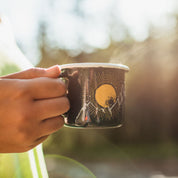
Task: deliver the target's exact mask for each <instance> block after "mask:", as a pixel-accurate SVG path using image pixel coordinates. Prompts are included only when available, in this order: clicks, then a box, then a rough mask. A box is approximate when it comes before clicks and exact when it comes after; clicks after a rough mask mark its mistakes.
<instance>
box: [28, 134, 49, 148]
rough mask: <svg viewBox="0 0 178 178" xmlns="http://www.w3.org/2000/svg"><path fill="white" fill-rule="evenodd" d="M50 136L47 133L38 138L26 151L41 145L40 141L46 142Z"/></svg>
mask: <svg viewBox="0 0 178 178" xmlns="http://www.w3.org/2000/svg"><path fill="white" fill-rule="evenodd" d="M48 137H49V135H46V136H43V137H40V138H38V139H37V140H36V141H35V142H34V143H33V144H32V145H30V146H28V149H27V150H26V151H29V150H31V149H32V148H34V147H36V146H37V145H39V144H40V143H42V142H44V141H45V140H46V139H47V138H48Z"/></svg>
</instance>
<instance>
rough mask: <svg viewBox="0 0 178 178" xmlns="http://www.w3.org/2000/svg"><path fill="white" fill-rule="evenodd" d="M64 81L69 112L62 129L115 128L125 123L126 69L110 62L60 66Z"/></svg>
mask: <svg viewBox="0 0 178 178" xmlns="http://www.w3.org/2000/svg"><path fill="white" fill-rule="evenodd" d="M61 69H62V73H61V75H60V77H62V78H63V79H64V80H67V85H68V93H67V96H68V98H69V101H70V110H69V111H68V112H67V113H66V114H65V126H68V127H75V128H114V127H120V126H121V125H122V123H123V120H124V103H125V72H126V71H128V67H127V66H125V65H120V64H110V63H75V64H66V65H62V66H61Z"/></svg>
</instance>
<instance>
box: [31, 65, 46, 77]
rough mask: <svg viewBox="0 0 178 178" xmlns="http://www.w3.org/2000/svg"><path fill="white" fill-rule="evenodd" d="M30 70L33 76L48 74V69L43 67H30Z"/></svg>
mask: <svg viewBox="0 0 178 178" xmlns="http://www.w3.org/2000/svg"><path fill="white" fill-rule="evenodd" d="M28 72H29V75H30V76H31V78H33V77H40V76H43V75H45V74H46V71H45V70H44V69H43V68H37V67H34V68H30V69H28Z"/></svg>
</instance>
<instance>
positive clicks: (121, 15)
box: [0, 0, 178, 178]
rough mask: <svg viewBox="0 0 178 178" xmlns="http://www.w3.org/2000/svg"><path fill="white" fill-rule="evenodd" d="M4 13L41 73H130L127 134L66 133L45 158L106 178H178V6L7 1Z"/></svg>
mask: <svg viewBox="0 0 178 178" xmlns="http://www.w3.org/2000/svg"><path fill="white" fill-rule="evenodd" d="M0 13H2V14H4V15H6V16H8V18H9V20H10V21H11V25H12V28H13V31H14V34H15V38H16V41H17V44H18V46H19V47H20V49H21V50H22V51H23V53H24V54H25V55H26V56H27V58H28V59H29V60H30V61H31V63H32V64H33V65H34V66H39V67H49V66H51V65H55V64H65V63H76V62H112V63H122V64H125V65H128V66H129V68H130V71H129V72H128V73H127V74H126V111H125V123H124V125H123V127H121V128H118V129H109V130H77V129H70V128H65V127H64V128H62V129H61V130H59V131H58V132H56V133H55V134H53V135H52V136H51V137H50V138H49V139H48V140H47V141H45V142H44V144H43V147H44V153H45V155H49V154H53V155H54V154H55V155H62V156H66V157H68V158H71V159H74V160H76V161H78V162H80V163H81V164H83V165H84V166H86V167H87V168H89V169H90V170H91V171H92V172H93V173H94V174H95V175H96V176H97V177H102V178H105V177H106V178H108V177H112V178H114V177H120V178H164V177H174V178H175V177H178V168H177V167H178V2H177V1H176V0H43V1H42V0H38V1H35V0H26V1H24V0H6V1H3V0H0ZM15 70H16V69H15V67H14V68H13V67H12V66H11V67H9V68H8V70H7V68H4V69H3V70H0V74H6V73H9V72H13V71H15ZM46 160H47V163H48V164H47V166H48V169H49V172H50V175H51V177H57V175H58V174H60V173H58V172H57V171H56V172H55V171H54V170H53V169H54V167H55V166H52V165H51V164H50V163H51V162H50V160H49V162H48V158H46ZM56 169H58V168H57V166H56ZM54 172H55V173H54Z"/></svg>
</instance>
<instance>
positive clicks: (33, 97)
mask: <svg viewBox="0 0 178 178" xmlns="http://www.w3.org/2000/svg"><path fill="white" fill-rule="evenodd" d="M59 75H60V69H59V67H58V66H53V67H51V68H48V69H41V68H33V69H29V70H25V71H22V72H19V73H14V74H10V75H7V76H3V77H1V78H0V153H17V152H25V151H28V150H30V149H32V148H34V147H35V146H37V145H38V144H40V143H42V142H43V141H44V140H45V139H47V137H48V136H49V135H50V134H52V133H54V132H56V131H57V130H59V129H60V128H61V127H62V126H63V124H64V120H63V117H62V116H61V115H62V114H64V113H65V112H67V111H68V110H69V108H70V104H69V100H68V98H67V97H66V86H65V84H64V83H63V82H62V80H61V79H59V78H58V76H59Z"/></svg>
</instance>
